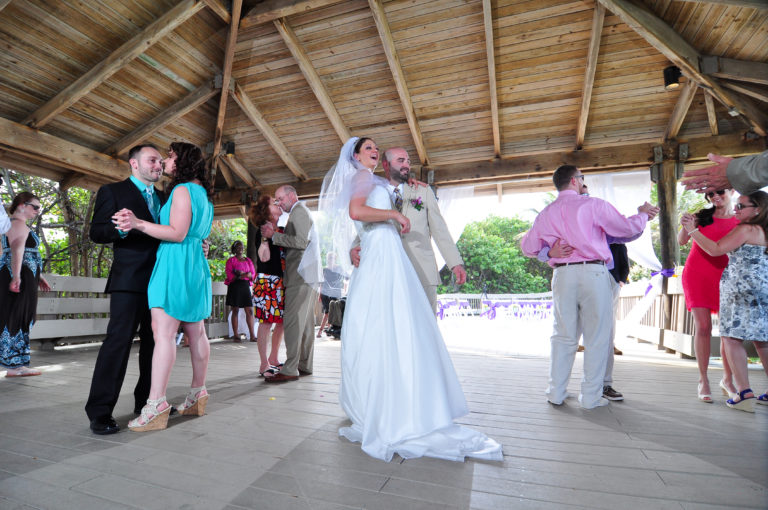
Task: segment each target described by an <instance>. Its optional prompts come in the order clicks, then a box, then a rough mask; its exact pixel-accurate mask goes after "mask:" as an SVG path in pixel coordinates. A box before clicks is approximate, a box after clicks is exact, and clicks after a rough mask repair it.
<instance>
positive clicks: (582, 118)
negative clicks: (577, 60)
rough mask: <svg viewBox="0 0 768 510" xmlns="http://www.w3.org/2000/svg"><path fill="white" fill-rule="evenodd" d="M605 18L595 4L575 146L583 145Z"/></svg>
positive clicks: (599, 6) (601, 6) (597, 4)
mask: <svg viewBox="0 0 768 510" xmlns="http://www.w3.org/2000/svg"><path fill="white" fill-rule="evenodd" d="M604 20H605V7H603V5H602V4H599V3H596V4H595V12H594V13H593V15H592V34H591V36H590V39H589V49H588V50H587V65H586V69H585V71H584V86H583V87H582V89H581V109H580V110H579V123H578V125H577V126H576V148H577V149H581V146H582V145H584V136H585V134H586V132H587V118H588V117H589V105H590V104H591V102H592V88H593V87H594V85H595V70H597V57H598V54H599V53H600V38H601V36H602V33H603V22H604Z"/></svg>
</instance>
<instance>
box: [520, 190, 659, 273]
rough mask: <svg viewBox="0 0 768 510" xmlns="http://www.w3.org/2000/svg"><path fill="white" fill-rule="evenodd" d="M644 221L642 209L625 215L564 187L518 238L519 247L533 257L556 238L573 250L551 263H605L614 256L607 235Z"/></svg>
mask: <svg viewBox="0 0 768 510" xmlns="http://www.w3.org/2000/svg"><path fill="white" fill-rule="evenodd" d="M647 221H648V215H647V214H645V213H639V214H635V215H633V216H630V217H629V218H626V217H624V216H622V215H621V213H619V211H617V210H616V208H615V207H613V206H612V205H611V204H609V203H608V202H606V201H605V200H601V199H599V198H595V197H588V196H582V195H579V194H578V193H576V192H575V191H573V190H565V191H561V192H560V193H559V194H558V196H557V200H555V201H554V202H552V203H551V204H549V205H548V206H547V207H545V208H544V210H543V211H541V213H539V215H538V216H537V217H536V221H534V222H533V227H531V229H530V230H529V231H528V233H526V234H525V235H524V236H523V238H522V240H521V241H520V248H521V249H522V251H523V253H524V254H525V255H527V256H528V257H536V256H537V255H538V254H539V252H540V251H541V249H542V248H543V247H544V246H553V245H554V244H555V242H556V241H557V240H558V239H562V240H563V241H564V242H566V243H567V244H569V245H570V246H572V247H573V253H571V256H570V257H564V258H551V259H549V261H548V263H549V265H550V266H552V267H554V266H555V264H562V263H567V262H581V261H586V260H602V261H604V262H606V263H608V262H610V261H612V260H613V257H612V255H611V250H610V249H609V248H608V242H607V241H606V235H609V236H611V237H631V236H634V235H637V234H639V233H641V232H642V231H643V229H644V228H645V224H646V223H647Z"/></svg>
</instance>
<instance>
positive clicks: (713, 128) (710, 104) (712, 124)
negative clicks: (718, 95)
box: [704, 91, 720, 136]
mask: <svg viewBox="0 0 768 510" xmlns="http://www.w3.org/2000/svg"><path fill="white" fill-rule="evenodd" d="M704 104H705V105H706V107H707V121H709V132H710V133H712V136H717V135H719V134H720V129H719V128H718V127H717V113H716V112H715V100H714V99H712V94H710V93H709V92H707V91H704Z"/></svg>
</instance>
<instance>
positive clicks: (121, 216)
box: [112, 209, 139, 232]
mask: <svg viewBox="0 0 768 510" xmlns="http://www.w3.org/2000/svg"><path fill="white" fill-rule="evenodd" d="M112 223H114V224H115V227H117V228H118V230H122V231H123V232H128V231H130V230H132V229H134V228H136V225H138V223H139V220H138V219H137V218H136V215H134V214H133V211H131V210H130V209H120V210H119V211H117V212H116V213H115V214H114V215H113V216H112Z"/></svg>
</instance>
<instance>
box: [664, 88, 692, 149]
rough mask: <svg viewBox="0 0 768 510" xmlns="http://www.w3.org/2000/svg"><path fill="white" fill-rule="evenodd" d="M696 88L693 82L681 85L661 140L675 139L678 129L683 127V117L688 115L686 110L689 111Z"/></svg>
mask: <svg viewBox="0 0 768 510" xmlns="http://www.w3.org/2000/svg"><path fill="white" fill-rule="evenodd" d="M698 88H699V86H698V84H697V83H696V82H695V81H693V80H689V81H688V82H687V83H686V84H685V85H683V87H682V90H681V91H680V95H679V96H678V97H677V103H675V108H674V109H673V110H672V115H670V117H669V122H667V129H666V130H665V131H664V138H662V139H663V140H673V139H675V138H677V134H678V133H679V132H680V128H681V127H683V121H684V120H685V116H686V115H688V110H690V109H691V103H693V96H695V95H696V89H698Z"/></svg>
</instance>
